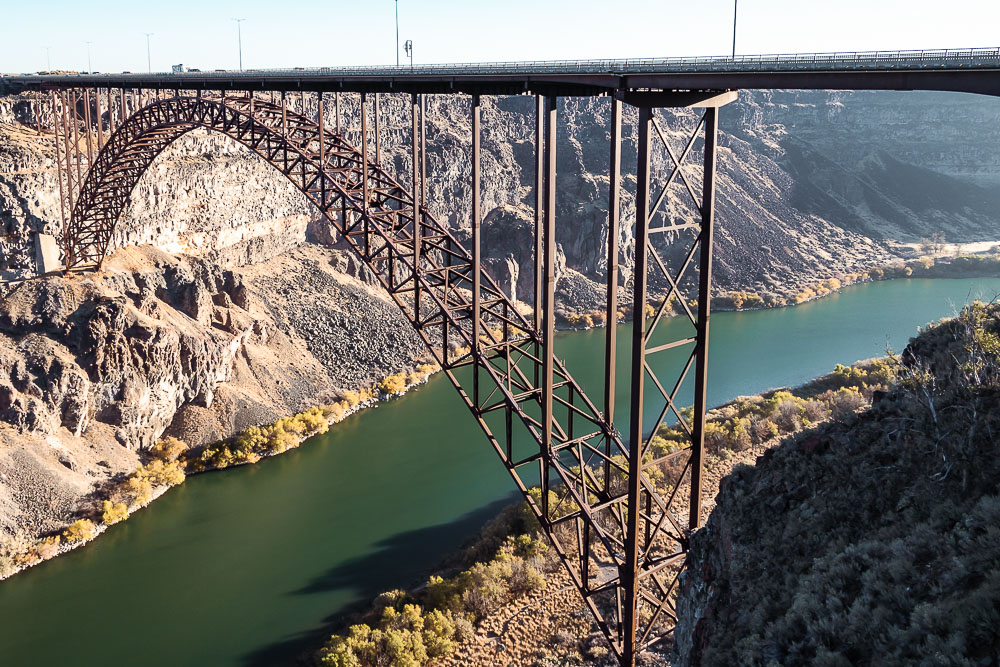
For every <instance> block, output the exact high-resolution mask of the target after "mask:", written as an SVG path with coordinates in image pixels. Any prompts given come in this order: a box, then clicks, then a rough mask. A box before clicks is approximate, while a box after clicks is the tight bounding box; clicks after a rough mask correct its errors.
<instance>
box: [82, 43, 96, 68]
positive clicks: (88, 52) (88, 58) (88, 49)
mask: <svg viewBox="0 0 1000 667" xmlns="http://www.w3.org/2000/svg"><path fill="white" fill-rule="evenodd" d="M84 44H86V45H87V73H88V74H92V73H93V72H94V67H93V66H92V65H91V64H90V45H91V44H93V42H84Z"/></svg>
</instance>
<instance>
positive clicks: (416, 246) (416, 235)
mask: <svg viewBox="0 0 1000 667" xmlns="http://www.w3.org/2000/svg"><path fill="white" fill-rule="evenodd" d="M410 103H411V107H412V108H411V111H412V113H413V134H412V137H413V313H414V317H415V319H416V320H417V321H418V322H419V321H420V280H419V279H418V276H417V274H418V273H419V271H420V232H421V229H420V227H421V218H422V215H423V212H422V211H421V210H420V156H419V154H418V153H419V148H420V126H419V115H420V103H419V102H418V100H417V95H416V93H414V94H413V96H412V97H411V99H410Z"/></svg>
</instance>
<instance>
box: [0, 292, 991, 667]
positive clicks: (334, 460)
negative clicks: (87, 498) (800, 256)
mask: <svg viewBox="0 0 1000 667" xmlns="http://www.w3.org/2000/svg"><path fill="white" fill-rule="evenodd" d="M998 293H1000V279H978V280H899V281H891V282H881V283H873V284H865V285H857V286H853V287H849V288H846V289H844V290H843V291H842V292H841V293H839V294H835V295H832V296H829V297H826V298H824V299H820V300H818V301H815V302H811V303H807V304H803V305H801V306H797V307H794V308H784V309H780V310H767V311H756V312H744V313H718V314H716V315H715V316H714V317H713V319H712V322H713V326H712V341H711V344H712V348H711V361H710V384H709V387H710V397H709V398H710V403H711V404H713V405H714V404H718V403H721V402H724V401H726V400H729V399H731V398H733V397H735V396H738V395H740V394H751V393H758V392H761V391H764V390H767V389H770V388H774V387H778V386H783V385H794V384H799V383H802V382H804V381H806V380H809V379H810V378H813V377H816V376H818V375H822V374H824V373H827V372H829V371H830V370H832V368H833V366H834V365H835V364H837V363H850V362H853V361H855V360H857V359H863V358H868V357H873V356H880V355H882V354H884V352H885V350H886V346H887V343H888V344H889V345H891V346H892V348H893V349H895V350H896V351H897V352H898V351H901V350H902V348H903V347H904V346H905V344H906V341H907V340H908V339H909V337H910V336H912V335H913V334H915V333H916V330H917V327H918V326H920V325H923V324H925V323H927V322H930V321H933V320H935V319H938V318H941V317H944V316H948V315H951V314H953V313H954V312H955V309H956V308H957V307H958V306H959V305H960V304H962V303H964V302H965V301H966V299H967V298H968V297H969V296H970V295H971V296H985V297H987V298H992V297H993V296H994V295H996V294H998ZM661 326H666V327H684V326H685V324H684V322H682V321H681V320H680V319H679V318H678V319H675V320H671V321H669V322H666V323H664V324H661ZM629 332H630V330H629V328H628V327H627V326H622V327H620V328H619V336H620V337H621V340H622V345H623V348H622V349H621V350H620V355H619V361H620V362H621V369H622V371H623V372H624V371H625V369H626V364H627V356H628V352H627V345H626V344H627V341H628V339H629V335H628V334H629ZM603 341H604V331H603V330H593V331H587V332H567V333H563V334H560V335H559V339H558V350H557V353H558V354H559V356H561V357H563V358H564V359H566V361H567V363H568V364H569V368H570V369H571V372H572V373H573V374H574V375H575V377H576V378H577V380H578V381H580V382H581V384H582V385H583V386H584V387H586V388H587V390H588V392H591V396H592V398H594V399H595V402H598V403H599V402H600V391H601V386H602V381H603V380H602V377H601V374H602V370H601V364H600V363H595V362H597V360H599V359H600V358H601V355H602V354H603ZM660 363H677V361H676V359H674V360H670V359H666V360H663V361H662V362H660ZM620 377H625V378H626V379H625V380H620V381H619V388H620V395H619V397H618V400H619V405H623V406H624V405H625V404H626V402H625V400H624V399H625V392H626V391H627V376H625V375H623V376H620ZM512 489H513V486H512V484H511V482H510V480H509V478H508V477H507V473H506V472H505V471H504V469H503V467H502V466H501V465H500V463H499V461H497V460H496V458H495V456H494V454H493V452H492V450H491V448H490V447H489V446H488V445H487V443H486V441H485V439H484V438H483V437H482V435H481V433H480V431H479V429H478V426H476V424H475V422H474V420H473V419H472V417H471V416H470V415H469V414H468V413H467V411H466V410H465V408H464V407H463V405H462V404H461V402H460V399H459V397H458V396H457V394H456V393H455V392H454V390H453V389H452V388H451V386H450V384H449V383H448V382H447V380H446V379H445V378H444V377H442V376H440V375H439V376H434V377H432V378H431V380H430V381H429V382H428V383H427V384H426V385H425V386H423V387H420V388H419V389H417V390H415V391H412V392H411V393H409V394H407V395H406V396H403V397H402V398H399V399H397V400H393V401H391V402H390V403H387V404H383V405H382V406H381V407H378V408H376V409H371V410H367V411H364V412H362V413H360V414H357V415H355V416H353V417H351V418H349V419H347V420H345V421H344V422H343V423H342V424H340V425H338V426H335V427H334V428H333V429H331V431H330V432H329V433H327V434H326V435H323V436H320V437H316V438H314V439H312V440H311V441H309V442H308V443H305V444H304V445H303V446H302V447H301V448H299V449H296V450H293V451H291V452H289V453H287V454H285V455H283V456H279V457H276V458H274V459H269V460H267V461H265V462H263V463H261V464H259V465H255V466H245V467H241V468H237V469H233V470H229V471H226V472H221V473H212V474H205V475H197V476H194V477H191V478H189V479H188V481H187V482H186V483H184V484H183V485H182V486H180V487H178V488H175V489H173V490H171V491H170V492H169V493H167V494H166V495H165V496H164V497H163V498H161V499H160V500H157V501H156V502H155V503H153V505H152V506H150V507H149V508H147V509H145V510H142V511H140V512H138V513H136V514H135V515H134V516H133V517H132V518H130V519H129V520H128V521H126V522H125V523H122V524H119V525H116V526H113V527H112V528H111V529H109V530H108V531H107V532H106V533H105V534H104V535H103V536H101V537H100V538H99V539H98V540H96V541H95V542H93V543H92V544H90V545H87V546H85V547H83V548H81V549H77V550H76V551H74V552H71V553H69V554H67V555H64V556H61V557H59V558H56V559H55V560H52V561H49V562H46V563H43V564H41V565H39V566H37V567H35V568H32V569H31V570H28V571H27V572H24V573H22V574H20V575H17V576H15V577H13V578H12V579H10V580H8V581H6V582H0V664H2V665H5V666H9V667H15V666H16V667H20V666H22V665H23V666H32V667H34V666H48V665H53V666H54V665H60V666H64V665H73V666H78V667H89V666H101V667H110V666H118V665H123V666H126V665H127V666H132V665H149V666H168V665H169V666H170V667H176V666H177V665H185V666H187V667H227V666H231V665H232V666H237V665H241V666H257V665H259V666H267V667H271V666H273V665H286V664H290V663H293V662H294V658H295V656H296V655H298V654H301V652H302V651H304V650H306V649H309V648H311V647H312V646H314V645H315V644H316V643H317V641H318V639H317V638H318V637H319V636H321V633H322V630H323V629H324V627H325V624H327V623H328V622H329V621H330V619H332V618H334V617H336V615H337V614H338V613H342V612H343V611H344V610H345V609H349V608H350V607H351V606H352V605H356V604H358V603H360V602H362V601H366V600H368V599H370V598H372V597H373V596H375V595H377V594H378V593H380V592H382V591H383V590H387V589H391V588H394V587H402V586H407V585H410V584H413V583H416V582H417V581H419V579H420V578H421V577H422V573H424V572H425V571H426V570H427V569H428V568H429V567H431V566H433V564H434V563H436V562H437V561H438V560H439V559H440V558H441V557H442V555H444V554H445V553H447V552H449V551H451V550H454V549H455V548H456V547H458V546H459V545H460V544H461V543H462V542H463V541H464V540H465V539H467V538H468V537H469V536H470V535H473V534H475V533H476V532H477V531H478V528H479V527H480V526H481V525H482V523H483V522H484V521H485V520H486V519H487V518H488V517H489V516H491V515H492V514H494V513H495V512H496V511H497V509H498V508H499V507H500V506H502V505H503V504H504V503H506V502H509V501H510V499H511V490H512Z"/></svg>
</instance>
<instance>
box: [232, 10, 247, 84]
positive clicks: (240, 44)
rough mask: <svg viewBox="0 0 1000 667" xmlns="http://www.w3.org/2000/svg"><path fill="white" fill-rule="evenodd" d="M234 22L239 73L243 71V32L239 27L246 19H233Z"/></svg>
mask: <svg viewBox="0 0 1000 667" xmlns="http://www.w3.org/2000/svg"><path fill="white" fill-rule="evenodd" d="M233 20H234V21H236V43H237V45H238V47H239V50H240V71H241V72H242V71H243V30H242V28H241V26H240V24H241V23H243V22H244V21H246V19H233Z"/></svg>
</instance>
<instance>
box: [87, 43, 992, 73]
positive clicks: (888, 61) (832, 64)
mask: <svg viewBox="0 0 1000 667" xmlns="http://www.w3.org/2000/svg"><path fill="white" fill-rule="evenodd" d="M984 67H988V68H992V67H1000V47H991V48H971V49H929V50H922V51H841V52H829V53H777V54H759V55H737V56H736V57H735V58H734V57H732V56H699V57H675V58H626V59H615V60H609V59H603V60H532V61H523V62H506V61H494V62H479V63H441V64H428V65H420V66H417V67H412V68H411V67H409V66H406V65H399V66H384V67H382V66H367V65H366V66H346V67H296V68H292V69H288V68H280V69H248V70H243V71H231V70H224V71H223V70H217V71H214V72H151V73H149V74H150V75H153V76H168V77H171V78H177V79H185V78H192V79H214V78H225V79H234V78H241V77H256V76H260V75H262V74H264V75H268V74H271V75H278V76H343V77H351V76H415V75H416V76H420V75H427V76H442V75H445V76H447V75H453V76H467V75H496V76H501V75H504V74H519V75H523V74H612V75H614V74H620V75H628V74H641V73H664V74H670V73H678V74H684V73H697V72H768V71H772V72H788V71H798V70H818V71H829V70H834V71H854V70H893V69H914V70H920V69H929V68H941V69H947V68H954V69H975V68H984ZM95 76H118V75H117V74H112V73H107V74H96V75H95Z"/></svg>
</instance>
